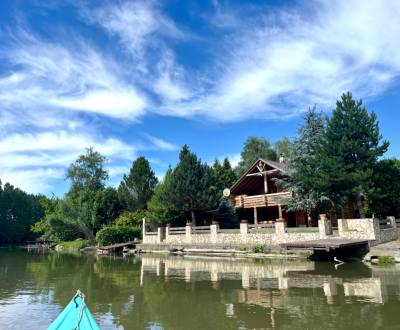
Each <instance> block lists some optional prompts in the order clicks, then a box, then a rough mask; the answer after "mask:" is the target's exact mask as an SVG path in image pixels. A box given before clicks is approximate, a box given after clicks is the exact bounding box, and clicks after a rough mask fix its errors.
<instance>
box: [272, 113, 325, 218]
mask: <svg viewBox="0 0 400 330" xmlns="http://www.w3.org/2000/svg"><path fill="white" fill-rule="evenodd" d="M324 134H325V126H324V118H323V115H322V112H318V111H317V110H316V107H315V106H314V107H313V108H310V109H309V110H308V111H307V113H306V114H305V116H304V124H303V125H302V126H301V127H300V128H299V130H298V137H297V138H296V139H295V140H294V141H293V142H291V143H289V158H288V162H287V166H286V172H287V174H288V178H287V179H284V180H283V179H280V180H277V183H278V184H280V185H282V186H283V187H284V188H285V190H288V191H291V192H292V193H293V197H292V198H291V199H290V200H289V201H288V205H287V208H288V210H289V211H305V212H307V214H308V215H309V217H310V216H311V215H312V214H315V213H316V212H318V211H322V210H323V209H324V207H326V203H327V202H328V198H327V196H326V195H325V194H324V192H323V191H321V190H320V189H319V184H318V180H317V178H316V176H315V174H316V173H317V172H318V171H319V167H320V150H321V146H322V143H323V139H324Z"/></svg>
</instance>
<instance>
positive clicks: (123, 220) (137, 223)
mask: <svg viewBox="0 0 400 330" xmlns="http://www.w3.org/2000/svg"><path fill="white" fill-rule="evenodd" d="M144 217H145V212H143V211H136V212H124V213H122V214H121V215H120V216H119V217H118V218H117V220H116V221H115V224H116V225H117V226H118V227H141V226H142V219H143V218H144Z"/></svg>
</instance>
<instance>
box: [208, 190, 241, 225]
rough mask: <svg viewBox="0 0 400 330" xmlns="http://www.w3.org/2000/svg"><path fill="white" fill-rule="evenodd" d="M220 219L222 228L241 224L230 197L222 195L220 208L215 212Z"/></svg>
mask: <svg viewBox="0 0 400 330" xmlns="http://www.w3.org/2000/svg"><path fill="white" fill-rule="evenodd" d="M214 216H215V219H216V220H218V221H219V224H220V227H221V228H237V227H238V224H239V220H238V216H237V214H236V210H235V208H234V206H233V205H232V204H231V202H230V201H229V199H228V198H226V197H222V198H221V201H220V203H219V206H218V209H217V211H216V212H215V214H214Z"/></svg>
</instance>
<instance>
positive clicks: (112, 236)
mask: <svg viewBox="0 0 400 330" xmlns="http://www.w3.org/2000/svg"><path fill="white" fill-rule="evenodd" d="M141 233H142V230H141V229H140V228H138V227H136V228H134V227H117V226H110V227H104V228H102V229H100V230H99V231H98V232H97V234H96V241H97V243H98V244H99V245H103V246H104V245H111V244H116V243H124V242H129V241H133V240H134V239H135V238H140V236H141Z"/></svg>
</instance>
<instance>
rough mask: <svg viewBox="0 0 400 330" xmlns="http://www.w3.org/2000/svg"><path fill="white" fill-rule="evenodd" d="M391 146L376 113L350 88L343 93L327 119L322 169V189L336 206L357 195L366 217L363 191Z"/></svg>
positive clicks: (367, 187) (360, 210) (358, 204)
mask: <svg viewBox="0 0 400 330" xmlns="http://www.w3.org/2000/svg"><path fill="white" fill-rule="evenodd" d="M388 146H389V142H387V141H383V142H382V136H381V134H380V132H379V124H378V121H377V118H376V114H375V113H374V112H372V113H371V114H369V113H368V111H367V110H366V109H365V107H364V106H363V104H362V101H361V100H358V101H356V100H354V99H353V97H352V94H351V93H350V92H348V93H346V94H343V95H342V97H341V99H340V100H338V101H337V102H336V109H335V110H334V111H333V115H332V117H331V118H330V119H328V120H327V128H326V137H325V140H324V144H323V146H322V148H321V151H322V152H321V155H320V161H321V168H320V171H318V176H319V184H320V191H324V192H326V194H327V195H328V196H329V199H330V200H331V201H332V203H333V204H334V205H336V206H343V205H345V203H346V202H347V201H348V200H349V198H351V197H352V196H355V197H356V201H357V206H358V210H359V216H360V217H364V212H363V207H362V203H361V193H364V194H367V193H368V192H369V190H370V189H371V187H372V180H371V179H372V174H373V169H374V167H375V165H376V162H377V159H378V157H380V156H382V155H383V154H384V153H385V152H386V150H387V148H388Z"/></svg>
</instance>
